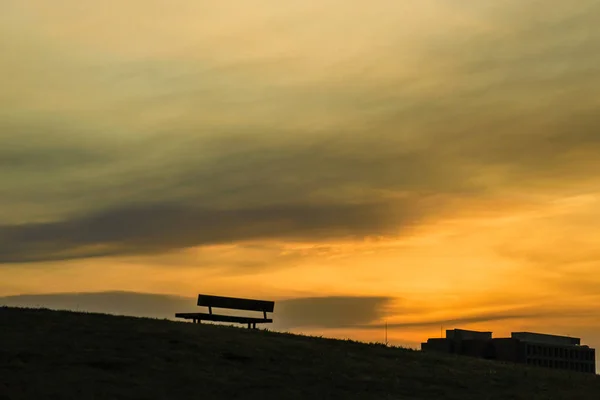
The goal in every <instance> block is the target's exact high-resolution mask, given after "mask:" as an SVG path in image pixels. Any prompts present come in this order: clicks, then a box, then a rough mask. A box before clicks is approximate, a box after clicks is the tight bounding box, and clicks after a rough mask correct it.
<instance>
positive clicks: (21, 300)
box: [0, 292, 393, 329]
mask: <svg viewBox="0 0 600 400" xmlns="http://www.w3.org/2000/svg"><path fill="white" fill-rule="evenodd" d="M392 300H393V299H391V298H388V297H351V296H338V297H336V296H332V297H318V298H298V299H284V300H277V301H276V302H275V313H274V314H273V319H274V323H273V327H274V328H275V329H292V328H299V327H306V328H336V327H347V326H353V325H359V324H365V323H369V322H371V321H376V320H377V319H378V318H380V317H381V316H382V315H385V312H386V306H387V305H388V304H389V303H390V302H391V301H392ZM0 305H4V306H9V307H44V308H51V309H62V310H72V311H86V312H100V313H109V314H116V315H132V316H138V317H149V318H168V319H175V318H174V315H175V313H178V312H204V311H202V310H203V309H201V308H199V307H197V306H196V299H195V298H187V297H180V296H172V295H159V294H149V293H134V292H97V293H52V294H36V295H18V296H8V297H0ZM218 312H219V313H222V314H235V312H232V311H231V310H225V309H219V310H218ZM248 315H250V314H248Z"/></svg>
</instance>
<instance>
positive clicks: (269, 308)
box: [198, 294, 275, 313]
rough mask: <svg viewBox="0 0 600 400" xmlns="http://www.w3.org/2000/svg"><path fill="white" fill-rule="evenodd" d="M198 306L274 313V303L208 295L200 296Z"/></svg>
mask: <svg viewBox="0 0 600 400" xmlns="http://www.w3.org/2000/svg"><path fill="white" fill-rule="evenodd" d="M198 305H199V306H201V307H215V308H229V309H232V310H247V311H262V312H265V313H267V312H271V313H272V312H273V310H274V309H275V302H274V301H266V300H253V299H240V298H236V297H223V296H211V295H207V294H199V295H198Z"/></svg>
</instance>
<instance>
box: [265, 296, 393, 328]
mask: <svg viewBox="0 0 600 400" xmlns="http://www.w3.org/2000/svg"><path fill="white" fill-rule="evenodd" d="M392 300H393V299H392V298H389V297H348V296H339V297H312V298H300V299H290V300H284V301H282V302H280V303H279V304H278V305H277V311H278V313H280V315H278V318H277V324H276V326H277V327H280V328H284V329H290V328H297V327H303V328H310V327H318V328H338V327H351V326H356V325H360V324H368V323H371V322H374V321H377V320H378V319H380V318H381V317H383V316H385V315H386V314H387V308H388V307H389V305H390V302H391V301H392Z"/></svg>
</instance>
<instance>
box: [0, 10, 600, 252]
mask: <svg viewBox="0 0 600 400" xmlns="http://www.w3.org/2000/svg"><path fill="white" fill-rule="evenodd" d="M103 4H104V3H103ZM132 4H133V3H132ZM164 4H166V3H163V2H161V1H154V2H153V3H152V6H147V7H146V13H144V15H138V16H139V23H138V25H137V28H136V31H135V32H132V30H131V29H132V27H131V26H130V25H129V24H124V23H123V20H122V19H121V16H123V15H130V14H131V13H133V12H134V11H135V10H136V7H137V6H134V5H125V4H122V3H117V2H108V3H105V4H104V5H103V6H99V5H98V6H93V7H95V8H94V11H92V12H90V10H89V9H88V8H86V9H85V10H84V9H82V8H80V7H78V6H76V5H75V2H73V1H65V2H63V3H61V4H60V5H55V4H53V6H52V7H51V8H46V9H45V11H44V12H42V11H36V10H35V9H34V8H32V9H28V8H24V7H22V6H20V5H19V4H18V2H9V3H8V5H6V6H4V7H5V8H4V10H3V11H5V13H4V14H3V15H4V16H3V17H0V33H1V34H0V50H4V52H5V53H7V54H14V57H9V58H5V59H2V60H0V86H2V87H3V88H5V90H3V93H2V94H0V104H2V105H3V107H2V108H3V111H2V112H0V139H1V140H2V143H3V145H2V146H0V167H2V168H0V181H2V183H3V184H2V185H1V187H0V238H1V239H2V244H0V263H8V262H13V263H18V262H37V261H48V260H61V259H74V258H85V257H101V256H114V255H135V254H148V253H153V254H156V253H160V252H168V251H171V250H176V249H181V248H186V247H189V246H197V245H205V244H214V243H230V242H237V241H247V240H260V239H276V238H279V239H281V240H293V239H298V238H301V239H312V240H314V241H325V240H331V239H341V238H348V237H362V236H369V235H396V234H402V233H404V234H406V233H407V232H410V231H409V230H407V229H408V227H413V226H417V225H419V224H423V223H427V222H428V221H430V220H432V219H436V218H446V217H448V216H449V215H451V214H452V213H459V212H465V211H464V210H465V209H467V208H476V207H477V205H478V204H479V205H481V204H485V206H486V207H489V205H490V204H492V207H493V203H494V200H497V201H501V200H502V198H504V197H510V196H515V197H516V196H517V195H516V194H519V193H522V192H523V191H524V190H527V191H531V192H533V193H538V192H551V193H552V194H553V195H560V194H561V193H563V192H565V191H569V190H574V189H576V190H582V189H585V188H590V187H595V186H594V185H597V183H598V178H597V176H600V161H599V160H600V159H599V158H598V157H597V154H598V153H599V152H600V136H599V135H597V132H598V130H599V129H600V119H599V118H598V116H597V113H596V110H597V108H598V106H600V104H598V100H597V99H596V97H597V96H595V93H597V92H598V90H599V89H600V80H599V79H598V78H597V74H594V72H595V68H597V67H596V66H597V65H598V62H599V60H598V52H595V51H593V49H595V48H597V47H598V46H600V35H598V34H597V33H596V32H597V29H595V27H596V25H597V22H598V21H596V18H595V17H594V16H595V15H597V13H595V11H596V10H597V9H598V5H597V4H596V2H593V1H588V0H585V1H584V2H583V3H581V4H580V5H578V7H573V6H572V5H568V4H567V3H564V4H563V3H560V2H555V3H553V6H552V7H544V12H543V13H542V15H540V7H539V5H540V3H539V2H529V3H527V4H525V5H524V4H523V3H522V2H516V1H507V2H504V3H503V4H502V5H500V6H494V7H491V6H488V5H482V4H475V3H473V2H460V4H458V3H456V2H450V1H429V2H426V4H425V3H424V2H410V4H403V5H397V4H395V3H394V2H390V1H376V2H373V3H370V4H369V6H368V7H366V6H364V7H362V6H356V7H344V11H343V12H341V13H340V8H339V5H340V3H339V2H337V1H328V2H325V3H323V4H321V5H319V6H318V7H317V6H308V5H305V4H302V3H301V2H293V4H290V5H285V6H284V5H282V4H279V3H276V2H270V1H266V2H263V3H261V4H262V5H263V7H262V8H261V7H250V6H248V7H245V6H244V7H239V6H238V5H236V7H234V8H231V7H230V6H210V7H201V8H199V6H197V5H194V4H193V2H191V1H190V2H187V1H184V2H182V3H181V4H180V6H179V7H180V8H175V9H173V8H170V7H167V8H166V9H168V11H166V9H163V7H161V5H164ZM432 5H435V7H432ZM40 7H41V3H40ZM315 7H316V8H315ZM39 10H41V8H40V9H39ZM117 10H119V11H120V12H115V11H117ZM409 10H410V11H412V12H408V11H409ZM553 10H554V11H553ZM317 14H318V15H321V17H320V18H319V19H318V20H319V21H323V23H317V22H315V21H317V19H315V18H314V16H315V15H317ZM157 15H160V16H161V18H160V19H159V20H160V23H159V25H156V21H157V20H156V19H155V18H154V17H153V16H157ZM407 15H411V16H412V17H411V18H407V17H406V16H407ZM208 16H211V17H210V18H209V17H208ZM200 17H201V18H204V19H205V22H206V23H202V24H198V23H197V18H200ZM534 17H535V18H534ZM11 21H12V22H11ZM14 21H18V23H16V22H14ZM309 21H310V23H309ZM90 27H93V29H92V28H90ZM350 37H352V38H353V40H349V38H350ZM348 43H352V46H349V45H348ZM374 43H377V45H374ZM15 49H21V50H19V51H15ZM596 172H598V173H596ZM515 193H516V194H515ZM461 208H462V210H461Z"/></svg>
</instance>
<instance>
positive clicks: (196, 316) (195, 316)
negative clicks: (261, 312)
mask: <svg viewBox="0 0 600 400" xmlns="http://www.w3.org/2000/svg"><path fill="white" fill-rule="evenodd" d="M175 317H177V318H183V319H192V320H199V321H216V322H238V323H240V324H261V323H263V324H267V323H272V322H273V320H272V319H270V318H267V319H265V318H254V317H238V316H236V315H219V314H207V313H177V314H175Z"/></svg>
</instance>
